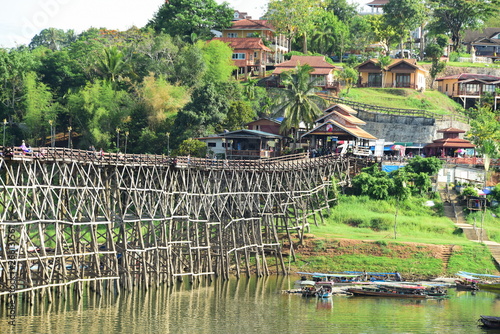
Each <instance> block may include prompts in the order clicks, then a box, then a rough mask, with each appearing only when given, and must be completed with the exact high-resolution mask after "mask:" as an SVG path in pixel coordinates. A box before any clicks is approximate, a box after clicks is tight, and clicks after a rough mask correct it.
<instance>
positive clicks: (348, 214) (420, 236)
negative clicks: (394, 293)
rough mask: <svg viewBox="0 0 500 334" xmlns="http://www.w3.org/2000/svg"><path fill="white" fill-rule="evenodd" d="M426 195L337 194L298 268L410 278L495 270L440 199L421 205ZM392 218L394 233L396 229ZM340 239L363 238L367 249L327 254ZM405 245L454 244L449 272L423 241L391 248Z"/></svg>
mask: <svg viewBox="0 0 500 334" xmlns="http://www.w3.org/2000/svg"><path fill="white" fill-rule="evenodd" d="M427 200H429V199H426V198H411V199H409V200H406V201H401V202H396V201H395V200H388V201H382V200H371V199H369V198H368V197H366V196H345V195H342V196H340V198H339V202H338V205H337V206H335V207H334V208H332V209H331V210H330V212H328V213H326V217H325V220H324V223H323V224H319V226H315V225H314V224H311V230H310V232H311V234H312V235H313V236H314V239H313V241H312V242H313V243H314V244H315V247H314V251H316V252H318V254H317V255H314V254H312V255H309V256H304V255H301V254H300V252H299V254H298V255H297V258H298V262H297V263H296V266H297V268H298V269H300V270H302V271H307V270H318V271H321V270H372V271H389V270H398V271H400V272H401V273H405V274H406V275H410V276H411V277H414V278H415V277H419V278H422V277H433V276H434V277H435V276H439V275H447V276H453V275H454V274H455V273H456V272H458V271H460V270H464V271H470V272H481V273H495V272H496V271H497V270H496V268H495V265H494V263H493V261H492V258H491V254H490V252H489V250H488V248H487V247H486V246H485V245H483V244H479V243H475V242H472V241H469V240H468V239H467V238H466V237H465V236H464V234H463V233H462V231H461V230H460V229H457V228H456V227H455V226H454V224H453V222H452V221H451V220H450V219H449V218H446V217H443V215H442V211H443V210H442V203H441V201H440V199H439V198H433V199H432V200H433V201H434V202H435V204H436V205H435V206H434V207H427V206H424V202H426V201H427ZM396 208H397V209H398V215H397V218H396ZM395 223H396V232H397V238H395V233H394V228H395ZM488 224H490V223H488ZM499 232H500V229H499ZM341 239H351V240H363V241H365V243H363V246H357V247H366V249H365V250H363V251H361V252H354V251H353V252H352V254H349V253H350V252H349V250H348V249H347V250H346V251H345V252H344V253H345V254H342V255H336V256H328V255H326V254H328V250H330V251H332V250H333V249H337V250H338V248H339V247H341V246H339V243H338V240H341ZM405 244H407V245H410V244H411V245H415V244H417V245H418V244H427V245H439V246H440V245H446V246H449V245H453V247H454V252H453V255H452V256H451V258H450V260H449V263H448V269H447V271H446V272H443V262H442V260H441V259H440V258H437V257H436V256H435V254H432V252H431V251H430V249H428V248H426V247H424V246H422V248H421V250H418V251H417V252H415V249H414V248H413V251H409V253H408V254H409V257H406V258H401V257H400V256H397V255H398V254H395V253H394V247H395V246H397V245H399V246H401V245H405ZM370 247H371V248H370ZM408 247H410V246H408ZM413 247H414V246H413ZM418 247H420V246H417V248H418ZM410 248H411V247H410ZM370 249H372V250H373V252H371V251H370ZM380 249H382V255H380ZM375 250H378V253H379V254H378V255H375V254H373V253H375ZM325 252H326V254H325Z"/></svg>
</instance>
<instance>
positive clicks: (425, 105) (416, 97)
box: [341, 88, 460, 114]
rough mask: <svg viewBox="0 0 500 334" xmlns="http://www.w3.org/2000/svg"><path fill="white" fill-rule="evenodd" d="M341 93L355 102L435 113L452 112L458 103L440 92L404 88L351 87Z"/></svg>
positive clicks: (458, 106) (457, 106)
mask: <svg viewBox="0 0 500 334" xmlns="http://www.w3.org/2000/svg"><path fill="white" fill-rule="evenodd" d="M341 95H342V96H343V97H345V98H347V99H350V100H354V101H356V102H361V103H366V104H373V105H377V106H382V107H389V108H404V109H423V110H427V111H431V112H435V113H437V114H451V113H454V112H455V111H456V110H457V109H458V108H460V105H459V104H458V103H456V102H455V101H453V100H452V99H450V98H448V97H447V96H446V95H444V94H443V93H441V92H438V91H435V90H428V91H425V92H419V91H416V90H414V89H405V88H351V89H350V91H349V94H346V93H345V91H343V92H342V93H341Z"/></svg>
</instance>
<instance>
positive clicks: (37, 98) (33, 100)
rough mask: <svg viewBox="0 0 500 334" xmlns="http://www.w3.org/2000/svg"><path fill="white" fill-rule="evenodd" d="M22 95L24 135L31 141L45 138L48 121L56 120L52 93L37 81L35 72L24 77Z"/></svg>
mask: <svg viewBox="0 0 500 334" xmlns="http://www.w3.org/2000/svg"><path fill="white" fill-rule="evenodd" d="M23 93H24V94H23V105H24V117H23V120H24V123H25V124H26V129H27V131H26V132H27V133H26V135H27V136H28V138H30V139H31V140H36V139H38V138H41V137H45V134H46V133H48V131H47V129H48V128H49V127H50V125H49V120H53V121H54V120H55V119H56V118H57V115H56V111H55V109H54V108H53V106H52V93H51V92H50V90H49V88H48V87H47V86H46V85H44V84H43V83H41V82H39V81H38V79H37V76H36V73H35V72H30V73H27V74H26V76H25V77H24V87H23ZM42 144H44V143H43V142H42Z"/></svg>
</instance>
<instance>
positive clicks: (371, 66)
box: [355, 59, 428, 90]
mask: <svg viewBox="0 0 500 334" xmlns="http://www.w3.org/2000/svg"><path fill="white" fill-rule="evenodd" d="M355 68H356V69H357V71H358V72H359V76H360V77H359V82H358V87H381V88H412V89H417V90H425V78H426V76H427V73H428V71H427V70H426V69H424V68H423V67H420V66H419V65H418V64H417V61H416V59H394V60H393V61H392V62H391V63H390V64H389V65H388V66H386V67H384V68H381V67H380V63H379V61H378V59H368V60H367V61H365V62H363V63H362V64H360V65H358V66H356V67H355Z"/></svg>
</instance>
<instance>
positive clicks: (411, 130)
mask: <svg viewBox="0 0 500 334" xmlns="http://www.w3.org/2000/svg"><path fill="white" fill-rule="evenodd" d="M356 116H357V117H358V118H360V119H362V120H363V121H365V122H366V125H364V126H362V128H363V129H364V130H366V131H367V132H368V133H370V134H372V135H374V136H375V137H377V138H379V139H385V141H386V142H412V143H422V144H428V143H432V141H433V140H434V139H439V138H442V137H443V134H441V133H437V131H438V130H441V129H445V128H449V127H454V128H458V129H463V130H465V131H468V130H469V128H470V126H469V125H468V124H464V123H461V122H457V121H451V120H445V121H437V120H435V119H432V118H425V117H411V116H399V115H387V114H377V113H369V112H365V111H358V114H357V115H356Z"/></svg>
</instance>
